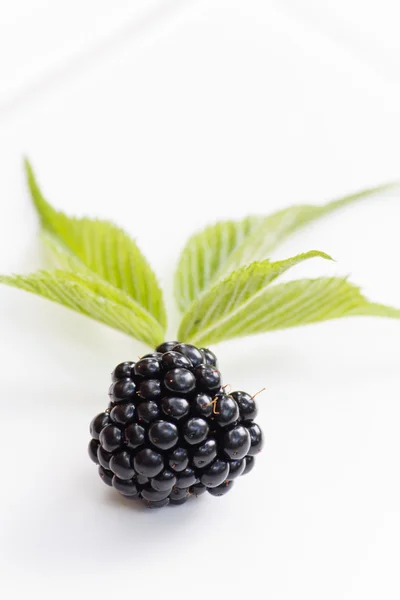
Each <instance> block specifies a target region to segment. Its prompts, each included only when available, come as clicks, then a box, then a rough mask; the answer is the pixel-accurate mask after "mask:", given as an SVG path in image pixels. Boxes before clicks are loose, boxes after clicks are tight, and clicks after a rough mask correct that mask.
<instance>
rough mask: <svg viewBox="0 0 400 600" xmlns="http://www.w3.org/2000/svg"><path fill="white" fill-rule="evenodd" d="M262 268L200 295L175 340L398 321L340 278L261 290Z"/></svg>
mask: <svg viewBox="0 0 400 600" xmlns="http://www.w3.org/2000/svg"><path fill="white" fill-rule="evenodd" d="M262 264H263V263H255V265H251V266H250V267H247V268H241V269H238V270H237V271H235V272H234V273H232V274H231V275H230V276H229V277H227V279H225V280H224V281H223V282H222V283H220V284H217V285H216V286H214V287H213V289H212V290H211V291H210V292H209V293H207V294H206V295H204V296H203V300H202V301H201V302H200V303H199V305H197V317H196V316H195V313H194V312H193V310H192V309H191V310H190V311H189V313H188V315H186V316H185V317H184V318H183V321H182V324H181V328H180V331H179V334H178V337H179V339H182V340H184V341H186V342H191V343H194V344H196V345H199V346H208V345H211V344H216V343H217V342H221V341H223V340H228V339H231V338H235V337H244V336H247V335H253V334H256V333H262V332H266V331H274V330H276V329H286V328H288V327H297V326H299V325H307V324H309V323H317V322H319V321H327V320H329V319H338V318H340V317H348V316H356V315H365V316H375V317H391V318H396V319H400V309H397V308H392V307H390V306H384V305H382V304H376V303H373V302H370V301H369V300H368V299H367V298H365V297H364V296H363V295H362V294H361V292H360V290H359V288H358V287H356V286H355V285H353V284H351V283H350V282H348V281H347V280H346V279H344V278H339V277H333V278H328V277H321V278H318V279H300V280H296V281H290V282H289V283H282V284H279V285H273V286H270V287H265V286H264V285H263V282H262V278H263V274H262V269H261V267H260V265H262ZM272 264H273V263H272ZM246 275H247V276H246ZM267 278H268V276H267ZM251 282H252V283H251ZM256 282H257V285H255V284H256ZM221 297H222V298H224V300H223V301H220V298H221ZM229 297H230V298H231V301H229V300H228V298H229ZM212 298H214V303H213V302H212ZM203 302H205V304H203Z"/></svg>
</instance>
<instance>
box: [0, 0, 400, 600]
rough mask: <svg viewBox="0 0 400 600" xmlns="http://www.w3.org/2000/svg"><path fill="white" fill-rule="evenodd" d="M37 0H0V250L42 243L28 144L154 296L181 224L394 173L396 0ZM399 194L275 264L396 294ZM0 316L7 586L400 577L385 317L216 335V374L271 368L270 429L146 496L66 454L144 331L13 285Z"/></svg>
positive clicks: (290, 587) (55, 588)
mask: <svg viewBox="0 0 400 600" xmlns="http://www.w3.org/2000/svg"><path fill="white" fill-rule="evenodd" d="M53 4H54V3H49V2H36V3H32V2H27V1H26V2H22V1H21V2H18V3H15V2H13V3H11V2H3V3H2V4H1V7H0V22H1V23H2V25H1V30H0V31H1V32H2V34H1V36H0V39H1V42H0V44H1V47H2V52H1V54H2V56H3V62H2V64H1V67H0V72H1V74H2V77H1V81H2V87H1V90H0V105H1V106H0V165H1V169H0V197H1V199H2V219H1V221H0V271H1V272H10V271H20V270H27V269H34V268H36V267H37V266H39V265H40V264H41V253H40V249H39V244H38V242H37V222H36V218H35V216H34V213H33V210H32V208H31V207H30V205H29V200H28V196H27V193H26V190H25V184H24V180H23V175H22V169H21V156H22V154H24V153H27V154H28V155H29V156H30V158H31V160H32V162H33V164H34V166H35V168H36V170H37V172H38V175H39V179H40V180H41V182H42V185H43V188H44V190H45V192H46V194H47V196H48V197H49V198H50V199H51V201H52V202H53V203H54V204H56V205H57V206H58V207H60V208H62V209H64V210H66V211H68V212H71V213H78V214H83V213H87V214H91V215H99V216H106V217H111V218H113V219H115V220H117V221H118V222H119V223H121V224H123V225H124V226H125V227H126V228H127V229H128V230H129V231H130V232H131V233H132V234H133V235H135V236H136V237H137V239H138V241H139V243H140V245H141V247H142V249H143V250H144V251H145V252H146V254H147V256H148V257H149V258H150V260H151V262H152V264H153V265H154V267H155V268H156V270H157V271H158V273H159V274H160V277H161V279H162V283H163V284H164V286H165V288H166V290H167V294H168V302H169V305H170V306H171V307H172V306H173V303H172V300H171V276H172V271H173V267H174V265H175V263H176V260H177V257H178V254H179V250H180V247H181V246H182V244H183V243H184V241H185V239H186V238H187V236H188V235H189V234H190V233H192V232H193V231H194V230H196V229H198V228H200V227H201V226H203V225H204V224H205V223H208V222H210V221H213V220H215V219H217V218H220V217H227V216H231V217H234V216H240V215H244V214H246V213H249V212H267V211H270V210H273V209H276V208H280V207H283V206H286V205H287V204H291V203H294V202H302V201H315V202H322V201H324V200H327V199H328V198H330V197H334V196H337V195H339V194H342V193H346V192H348V191H351V190H355V189H358V188H361V187H365V186H368V185H373V184H378V183H380V182H383V181H386V180H391V179H396V178H398V177H399V172H400V166H399V164H400V163H399V155H400V152H399V140H400V119H399V105H400V104H399V102H400V97H399V96H400V90H399V85H398V82H397V79H396V77H392V76H391V73H393V65H394V64H398V60H399V47H398V40H397V42H396V43H397V45H396V43H395V36H392V37H391V34H390V32H392V31H393V24H394V23H395V22H398V17H399V9H398V7H397V5H396V3H394V2H393V3H390V2H385V3H384V5H385V11H380V7H381V6H382V3H381V2H380V3H377V2H373V3H370V4H372V5H375V12H376V14H378V12H379V14H380V19H379V20H377V21H376V27H375V18H373V14H374V12H373V10H372V9H371V10H370V11H369V12H368V15H370V18H369V21H368V27H365V31H363V28H362V26H361V25H359V24H358V21H357V19H356V17H357V15H358V13H359V11H360V10H361V9H363V7H364V3H361V2H356V1H349V2H347V3H346V7H345V3H344V2H343V3H339V4H338V3H336V4H337V8H336V9H334V8H332V6H333V3H331V2H328V1H326V2H325V1H324V2H319V3H318V6H317V3H313V2H305V3H295V2H291V1H289V0H288V1H286V2H284V3H282V4H281V3H278V2H272V1H267V2H266V1H265V0H260V1H257V0H248V1H247V2H246V3H243V2H241V1H240V0H230V1H229V2H228V1H225V2H224V1H222V0H212V1H211V0H205V1H200V0H198V1H195V0H193V1H187V2H161V1H160V2H158V4H157V3H156V2H154V3H152V4H151V6H149V9H148V11H147V10H146V8H145V3H139V4H138V5H137V6H136V8H137V10H138V12H137V13H135V12H134V10H133V9H132V8H131V7H130V6H129V5H130V4H131V3H128V2H124V3H117V4H118V10H114V5H113V9H112V11H111V9H110V5H109V3H106V2H96V3H94V2H91V1H86V2H79V3H78V2H69V3H68V5H67V4H66V3H64V2H61V3H57V5H58V6H59V5H60V6H61V8H60V10H59V11H58V10H56V9H55V7H54V6H52V5H53ZM280 4H281V5H280ZM302 4H304V9H303V8H302V7H301V5H302ZM33 5H37V6H36V8H37V10H33ZM313 6H314V8H313ZM16 7H17V8H16ZM315 7H317V8H315ZM342 9H343V10H342ZM345 9H346V11H347V16H348V22H347V23H346V17H344V16H343V15H344V13H345ZM28 10H29V15H28V13H27V11H28ZM332 10H334V11H335V10H336V12H335V18H333V17H332V19H331V18H330V15H331V14H332ZM17 13H18V14H17ZM111 13H112V14H111ZM363 14H364V15H365V13H363ZM310 15H311V16H312V17H313V18H310ZM315 15H317V16H318V18H314V17H315ZM371 15H372V16H371ZM67 17H68V18H67ZM343 19H344V22H345V24H346V28H345V30H346V36H347V37H346V36H344V37H345V38H346V39H344V37H343V35H342V32H343V31H344V30H343V29H342V28H341V27H342V26H341V23H343ZM27 20H28V23H29V26H28V27H27V25H26V23H27ZM107 22H109V28H107V27H106V24H107ZM95 23H98V24H101V26H100V25H99V27H98V28H99V31H97V32H95V33H94V32H93V28H94V24H95ZM324 23H325V24H328V25H329V27H328V28H326V27H325V26H324ZM5 24H6V25H5ZM353 24H355V27H356V29H357V31H358V36H359V37H357V36H355V37H354V38H353V37H351V36H352V31H354V34H355V33H356V29H354V27H353ZM352 28H353V29H352ZM54 29H55V30H56V34H54ZM4 31H5V32H6V34H7V36H8V37H7V39H6V40H5V38H4V37H3V34H4ZM332 31H334V35H331V32H332ZM33 32H34V35H33ZM52 32H53V33H52ZM386 33H387V36H386ZM4 35H5V34H4ZM86 36H87V42H85V39H86ZM348 36H350V38H351V40H353V39H354V40H355V42H354V44H352V43H351V44H349V43H347V41H346V40H349V39H350V38H349V37H348ZM357 39H362V40H363V43H362V44H361V46H360V45H357V43H356V40H357ZM390 39H391V40H392V41H393V46H392V51H391V55H392V58H393V61H392V62H390V61H389V62H387V61H386V55H385V52H384V51H383V50H382V51H381V50H379V48H380V49H383V48H387V47H388V46H387V44H388V43H389V42H388V40H390ZM7 40H8V41H7ZM385 40H386V41H385ZM355 48H356V49H355ZM377 48H378V49H377ZM4 57H6V61H4ZM371 57H374V58H373V59H372V58H371ZM377 64H381V65H383V64H384V65H387V68H388V71H386V70H385V69H383V68H382V69H380V68H377ZM31 65H32V69H31ZM23 66H25V67H24V68H23V69H22V67H23ZM389 71H390V74H389ZM399 218H400V197H399V196H398V195H397V196H395V195H392V196H386V197H385V198H383V197H382V198H379V199H377V200H376V201H370V202H368V203H365V204H364V205H358V206H357V207H353V208H351V209H348V210H346V211H343V212H342V213H341V214H337V215H335V216H333V217H332V218H331V219H330V220H327V221H325V222H324V223H319V224H316V225H315V226H313V227H312V228H310V229H308V230H307V231H304V232H302V233H301V234H300V235H298V236H296V237H295V238H293V239H292V240H291V241H290V242H287V243H286V244H285V246H284V247H282V248H281V249H280V250H279V252H278V253H277V256H281V257H285V256H289V255H290V254H293V253H295V252H298V251H301V250H308V249H311V248H318V249H322V250H325V251H327V252H329V253H331V254H332V255H333V256H334V257H335V258H336V259H337V261H338V262H337V263H335V264H333V265H327V264H324V263H322V261H315V262H313V263H312V264H311V263H309V264H307V265H302V266H301V267H299V268H297V270H296V273H293V274H291V276H294V275H296V276H302V275H316V274H319V273H321V274H322V273H351V276H352V279H353V280H354V281H356V282H357V283H359V284H360V285H362V287H363V289H364V290H365V292H366V293H367V294H368V295H369V296H370V297H371V298H374V299H376V300H381V301H385V302H388V303H391V304H394V305H397V306H400V288H399V285H398V277H397V271H398V261H397V257H398V255H399V250H400V240H399V236H398V222H399ZM172 320H173V319H172ZM174 325H176V320H175V323H173V322H172V323H171V333H172V332H173V330H174V329H173V326H174ZM0 331H1V343H0V358H1V365H2V378H1V382H2V385H1V389H2V395H1V396H2V397H1V415H2V417H1V422H2V424H3V427H2V435H1V437H0V451H1V456H2V457H3V461H2V467H3V470H2V473H3V479H2V481H3V485H2V493H1V495H0V514H1V517H0V590H1V596H2V597H4V598H7V600H8V599H12V598H14V597H20V596H22V595H26V597H29V598H33V597H34V598H36V597H40V598H43V599H47V598H53V597H56V598H71V597H72V596H77V597H79V598H81V597H82V598H84V597H93V598H97V599H102V598H110V597H111V595H112V597H116V598H121V597H124V598H125V597H129V598H130V597H134V598H141V597H144V598H146V597H149V596H150V597H160V598H164V599H172V598H181V597H185V598H186V597H189V598H197V597H198V598H203V599H204V598H206V597H211V598H214V597H215V598H220V597H227V598H228V597H229V598H234V599H236V598H237V599H239V598H242V597H244V596H246V597H249V598H251V597H265V598H271V599H272V600H283V599H284V600H288V599H290V600H297V599H299V598H306V599H307V600H314V599H315V600H320V599H321V598H323V599H324V600H331V599H332V600H337V599H338V598H340V599H341V600H342V599H343V600H348V599H352V600H354V599H363V600H365V599H376V598H385V600H391V599H398V598H399V594H400V583H399V578H398V565H399V561H400V550H399V544H398V540H399V537H400V512H399V506H400V484H399V477H398V472H399V456H400V436H399V434H398V423H399V419H400V399H399V387H400V370H399V357H398V341H399V334H400V324H398V323H396V322H391V321H384V320H373V319H358V320H357V319H353V320H348V321H343V322H331V323H327V324H324V325H317V326H313V327H308V328H303V329H298V330H293V331H287V332H277V333H274V334H270V335H263V336H259V337H257V338H251V339H248V340H246V341H244V342H240V343H239V342H237V343H235V342H231V343H229V344H228V343H227V344H221V345H220V347H218V348H216V350H217V351H218V353H219V355H220V362H221V366H222V369H223V371H224V375H225V381H227V382H230V383H231V384H232V385H233V386H234V387H236V388H244V389H248V390H250V391H254V392H255V391H257V390H258V389H260V388H261V387H263V386H266V387H267V391H266V392H265V393H264V394H263V395H262V396H261V397H260V405H261V416H260V423H261V424H262V426H263V428H264V431H265V435H266V439H267V444H266V448H265V452H264V453H263V454H262V456H261V457H260V459H259V461H258V468H257V469H256V470H255V471H253V473H252V474H251V475H249V476H248V477H246V478H243V479H242V480H241V481H240V482H239V483H238V484H237V485H236V487H235V490H234V492H232V493H231V494H229V495H228V496H226V497H225V498H224V499H221V500H217V499H214V498H212V497H209V498H208V497H207V498H202V499H201V500H199V501H197V502H194V501H193V502H189V503H187V504H186V505H184V506H183V507H181V508H180V509H171V510H169V509H166V510H162V511H144V510H141V509H135V508H134V507H133V506H132V505H131V504H125V503H123V502H121V501H120V500H119V499H117V497H116V495H114V494H113V493H112V490H109V489H108V488H105V486H103V485H102V483H101V482H100V480H99V478H98V476H97V474H96V469H95V467H94V465H92V464H91V463H90V462H89V460H88V458H87V456H86V445H87V441H88V431H87V428H88V423H89V421H90V419H91V418H92V416H93V415H94V414H95V413H96V412H99V411H100V410H101V409H102V408H103V407H104V406H105V403H106V392H107V388H108V373H109V372H110V370H111V369H112V367H113V366H114V365H115V364H116V363H117V362H119V361H120V360H124V359H127V358H129V357H133V358H134V357H135V356H136V355H137V354H139V353H140V352H142V350H143V347H142V346H139V345H138V344H136V343H135V342H133V341H131V340H130V339H128V338H126V337H125V336H123V335H122V334H121V335H120V334H118V333H116V332H113V331H111V330H109V329H107V328H106V327H103V326H101V325H98V324H97V323H95V322H90V321H87V320H86V319H84V318H83V317H80V316H79V315H75V314H73V313H71V312H67V311H65V310H64V309H62V308H61V307H58V306H55V305H53V304H50V303H47V302H45V301H44V300H41V299H38V298H35V297H33V296H29V295H24V294H23V293H22V292H18V291H16V290H11V289H7V288H1V289H0Z"/></svg>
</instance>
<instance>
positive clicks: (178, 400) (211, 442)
mask: <svg viewBox="0 0 400 600" xmlns="http://www.w3.org/2000/svg"><path fill="white" fill-rule="evenodd" d="M109 396H110V404H109V407H108V408H107V409H106V410H105V411H104V412H102V413H100V414H99V415H97V416H96V417H95V418H94V419H93V420H92V422H91V424H90V435H91V438H92V439H91V441H90V443H89V456H90V458H91V460H92V461H93V462H94V463H95V464H97V465H99V466H98V471H99V475H100V477H101V479H103V481H104V483H106V484H107V485H109V486H112V487H114V489H115V490H117V491H118V492H119V493H120V494H122V495H123V496H124V497H126V498H138V499H141V500H142V501H143V502H145V504H146V505H147V506H148V507H149V508H160V507H163V506H167V504H172V505H177V504H183V503H184V502H186V501H187V500H188V499H189V498H190V497H191V496H196V497H197V496H200V495H202V494H203V493H204V492H206V491H208V492H209V493H210V494H211V495H213V496H222V495H225V494H226V493H227V492H228V491H229V490H230V489H232V487H233V483H234V481H233V480H235V479H237V478H239V477H240V476H241V475H245V474H246V473H249V472H250V471H251V470H252V468H253V467H254V462H255V456H256V455H257V454H258V453H259V452H260V450H261V448H262V445H263V436H262V432H261V429H260V428H259V426H258V425H257V424H256V423H255V422H254V418H255V417H256V415H257V407H256V403H255V401H254V397H252V396H250V395H249V394H246V392H242V391H236V392H232V393H230V394H227V393H226V392H225V390H224V388H223V387H222V379H221V374H220V372H219V370H218V368H217V358H216V356H215V354H214V353H213V352H211V350H209V349H208V348H196V347H195V346H192V345H190V344H181V343H179V342H165V343H164V344H161V345H160V346H158V347H157V348H156V350H155V352H152V353H149V354H147V355H145V356H143V357H142V358H141V359H140V360H139V361H138V362H136V363H133V362H130V361H126V362H123V363H120V364H119V365H118V366H117V367H116V368H115V369H114V371H113V372H112V385H111V388H110V390H109Z"/></svg>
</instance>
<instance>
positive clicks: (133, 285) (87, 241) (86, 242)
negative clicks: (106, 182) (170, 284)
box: [25, 161, 166, 329]
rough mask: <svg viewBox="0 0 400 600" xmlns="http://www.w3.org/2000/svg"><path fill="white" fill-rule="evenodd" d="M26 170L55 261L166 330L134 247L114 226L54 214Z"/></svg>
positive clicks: (157, 293)
mask: <svg viewBox="0 0 400 600" xmlns="http://www.w3.org/2000/svg"><path fill="white" fill-rule="evenodd" d="M25 166H26V172H27V178H28V185H29V189H30V192H31V195H32V199H33V202H34V205H35V207H36V209H37V212H38V213H39V217H40V220H41V224H42V227H43V229H44V230H45V231H46V232H47V233H48V234H49V235H50V236H51V238H49V240H50V242H49V243H50V244H51V246H52V248H53V250H54V249H55V248H56V247H57V254H58V258H59V259H61V258H62V259H63V260H64V261H65V264H64V265H63V266H64V267H65V266H67V267H68V264H69V267H68V268H72V267H73V265H75V267H76V268H79V272H86V273H88V272H91V273H92V275H95V276H98V277H100V278H101V279H103V280H104V281H105V282H108V283H110V284H111V285H112V286H114V287H115V288H117V289H118V290H121V291H123V292H124V293H125V294H127V295H128V296H130V297H131V298H132V299H133V300H134V301H135V302H136V303H137V304H139V305H140V306H142V307H143V308H144V309H145V310H146V311H147V312H148V313H150V315H152V316H153V317H154V318H155V319H156V321H158V323H159V324H160V325H161V326H162V328H163V329H165V327H166V314H165V307H164V302H163V297H162V292H161V289H160V287H159V285H158V283H157V279H156V276H155V274H154V272H153V271H152V269H151V267H150V266H149V264H148V262H147V261H146V259H145V257H144V256H143V254H142V253H141V252H140V250H139V248H138V247H137V245H136V243H135V242H134V241H133V240H132V239H131V238H130V237H129V236H128V234H127V233H126V232H125V231H123V230H122V229H120V228H119V227H117V226H116V225H114V224H113V223H110V222H108V221H100V220H97V219H88V218H81V219H78V218H75V217H68V216H67V215H65V214H64V213H62V212H58V211H56V210H55V209H54V208H53V207H52V206H51V205H50V204H49V203H48V202H47V201H46V200H45V198H44V197H43V194H42V193H41V191H40V189H39V186H38V183H37V181H36V179H35V176H34V173H33V170H32V167H31V165H30V164H29V162H28V161H26V163H25ZM49 240H48V241H49ZM68 254H69V255H70V256H68ZM74 270H75V269H74Z"/></svg>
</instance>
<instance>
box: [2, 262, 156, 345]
mask: <svg viewBox="0 0 400 600" xmlns="http://www.w3.org/2000/svg"><path fill="white" fill-rule="evenodd" d="M0 283H5V284H7V285H10V286H13V287H16V288H19V289H21V290H25V291H27V292H31V293H33V294H37V295H39V296H42V297H43V298H47V299H48V300H52V301H53V302H58V303H59V304H62V305H63V306H66V307H67V308H71V309H72V310H75V311H77V312H79V313H81V314H83V315H86V316H88V317H91V318H92V319H96V320H97V321H100V322H102V323H104V324H105V325H109V326H110V327H114V329H119V330H120V331H123V332H124V333H127V334H128V335H131V336H133V337H134V338H136V339H138V340H141V341H142V342H145V343H146V344H149V345H150V346H152V347H154V346H156V345H157V344H159V343H160V342H162V341H163V339H164V335H163V330H162V328H161V326H160V324H159V323H158V322H157V321H156V320H155V319H154V317H152V316H151V315H150V314H149V313H148V312H147V311H146V310H144V309H143V308H142V307H141V306H140V305H139V304H138V303H137V302H135V301H134V300H132V298H130V297H129V296H128V295H127V294H125V292H121V291H120V290H117V289H115V288H114V287H112V286H111V285H109V284H108V283H104V282H102V281H100V280H99V279H96V278H89V277H87V276H86V277H85V276H84V275H81V274H74V273H69V272H66V271H38V272H36V273H32V274H30V275H11V276H0Z"/></svg>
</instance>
